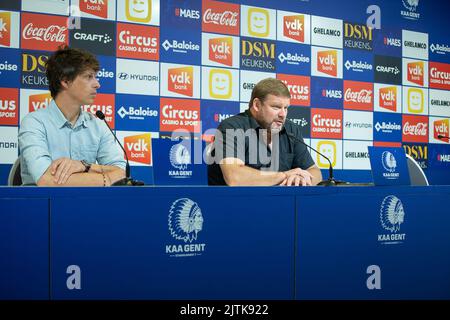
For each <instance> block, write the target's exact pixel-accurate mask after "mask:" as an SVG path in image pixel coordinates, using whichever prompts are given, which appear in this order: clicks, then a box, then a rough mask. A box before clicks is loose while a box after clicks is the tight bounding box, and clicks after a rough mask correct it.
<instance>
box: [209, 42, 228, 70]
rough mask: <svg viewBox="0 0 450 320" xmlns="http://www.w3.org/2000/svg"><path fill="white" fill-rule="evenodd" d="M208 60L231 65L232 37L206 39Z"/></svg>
mask: <svg viewBox="0 0 450 320" xmlns="http://www.w3.org/2000/svg"><path fill="white" fill-rule="evenodd" d="M208 47H209V60H211V61H214V62H217V63H221V64H223V65H226V66H230V67H231V66H233V39H232V38H231V37H223V38H211V39H209V41H208Z"/></svg>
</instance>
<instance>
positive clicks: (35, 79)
mask: <svg viewBox="0 0 450 320" xmlns="http://www.w3.org/2000/svg"><path fill="white" fill-rule="evenodd" d="M50 55H51V53H50V52H46V51H22V74H21V77H22V78H21V79H20V81H21V83H22V88H30V89H48V80H47V76H46V75H45V70H46V68H45V64H46V63H47V60H48V58H49V57H50Z"/></svg>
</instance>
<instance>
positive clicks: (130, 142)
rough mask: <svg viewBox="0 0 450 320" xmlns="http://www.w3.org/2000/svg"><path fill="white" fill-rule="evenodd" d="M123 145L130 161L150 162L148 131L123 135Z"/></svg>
mask: <svg viewBox="0 0 450 320" xmlns="http://www.w3.org/2000/svg"><path fill="white" fill-rule="evenodd" d="M124 146H125V152H126V153H127V156H128V159H130V161H134V162H137V163H139V164H143V165H151V164H152V157H151V152H152V151H151V135H150V133H144V134H139V135H135V136H128V137H125V138H124Z"/></svg>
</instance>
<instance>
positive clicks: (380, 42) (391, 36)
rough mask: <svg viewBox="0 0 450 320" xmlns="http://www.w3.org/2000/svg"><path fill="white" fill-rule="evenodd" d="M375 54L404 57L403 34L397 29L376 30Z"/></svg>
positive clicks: (374, 39) (374, 34)
mask: <svg viewBox="0 0 450 320" xmlns="http://www.w3.org/2000/svg"><path fill="white" fill-rule="evenodd" d="M373 52H374V53H375V54H379V55H388V56H398V57H401V55H402V32H401V30H397V29H386V28H382V29H375V30H374V32H373Z"/></svg>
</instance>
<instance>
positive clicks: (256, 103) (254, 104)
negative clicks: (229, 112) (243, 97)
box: [252, 98, 261, 111]
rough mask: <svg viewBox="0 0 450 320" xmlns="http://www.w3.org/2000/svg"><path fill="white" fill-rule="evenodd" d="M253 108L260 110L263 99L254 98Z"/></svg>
mask: <svg viewBox="0 0 450 320" xmlns="http://www.w3.org/2000/svg"><path fill="white" fill-rule="evenodd" d="M252 108H253V109H254V110H255V111H259V109H260V108H261V100H259V99H258V98H255V99H253V103H252Z"/></svg>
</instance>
